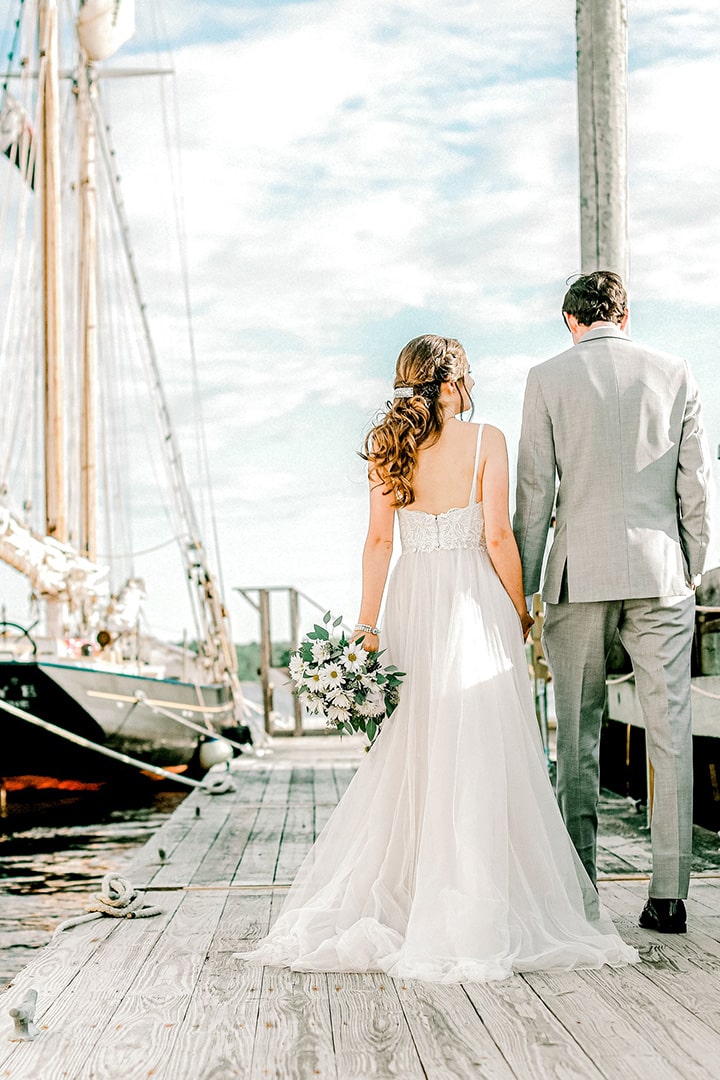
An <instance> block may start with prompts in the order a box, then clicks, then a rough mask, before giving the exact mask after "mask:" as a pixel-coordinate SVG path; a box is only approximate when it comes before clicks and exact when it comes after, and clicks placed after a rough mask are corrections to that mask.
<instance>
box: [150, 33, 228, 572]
mask: <svg viewBox="0 0 720 1080" xmlns="http://www.w3.org/2000/svg"><path fill="white" fill-rule="evenodd" d="M171 59H172V62H173V66H174V58H173V54H172V52H171ZM172 85H173V107H174V112H175V134H176V138H177V166H176V168H177V172H176V174H175V175H173V171H171V176H172V179H173V191H174V206H175V214H176V228H177V234H178V246H179V249H180V273H181V279H182V292H184V297H185V308H186V318H187V323H188V338H189V343H190V363H191V373H192V386H193V397H194V402H195V426H196V431H198V436H199V443H200V451H201V462H202V472H203V473H204V477H203V478H204V485H205V494H206V498H207V503H208V509H209V517H210V527H212V530H213V543H214V546H215V563H216V568H217V575H218V583H219V586H220V591H221V592H222V593H225V580H223V573H222V561H221V557H220V538H219V530H218V522H217V507H216V502H215V491H214V487H213V480H212V475H210V465H209V453H208V448H207V429H206V426H205V421H204V417H203V404H202V394H201V383H200V374H199V368H198V350H196V348H195V332H194V323H193V315H192V303H191V298H190V272H189V260H188V238H187V230H186V227H185V198H184V193H182V179H181V158H180V139H179V133H180V116H179V102H178V93H177V82H176V80H175V79H173V84H172ZM161 98H162V103H163V120H164V124H165V135H166V139H167V140H168V141H169V127H168V124H167V117H166V109H165V94H164V87H163V84H162V83H161ZM171 161H172V158H171Z"/></svg>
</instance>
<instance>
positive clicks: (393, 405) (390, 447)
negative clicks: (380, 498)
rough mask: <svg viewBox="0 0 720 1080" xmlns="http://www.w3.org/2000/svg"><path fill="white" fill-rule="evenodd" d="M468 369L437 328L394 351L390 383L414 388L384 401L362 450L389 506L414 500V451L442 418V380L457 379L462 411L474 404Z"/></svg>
mask: <svg viewBox="0 0 720 1080" xmlns="http://www.w3.org/2000/svg"><path fill="white" fill-rule="evenodd" d="M467 370H468V360H467V356H466V355H465V350H464V349H463V347H462V345H461V344H460V342H459V341H456V340H455V339H454V338H444V337H437V336H436V335H435V334H423V336H422V337H417V338H413V340H412V341H410V342H408V344H407V345H406V346H405V348H404V349H403V350H402V352H401V353H400V355H399V356H398V360H397V364H396V366H395V383H394V385H395V387H398V386H410V387H412V389H413V391H414V393H413V395H412V397H400V398H394V399H393V401H389V402H388V404H387V412H386V413H385V415H384V416H383V417H382V419H380V420H379V421H378V422H377V423H376V424H375V425H374V426H373V427H372V428H371V430H370V432H369V433H368V435H367V437H366V439H365V444H364V447H363V450H364V453H362V454H361V457H363V458H364V459H365V460H366V461H367V462H368V463H369V465H370V469H371V471H372V472H373V473H375V474H376V475H377V477H378V480H379V482H380V483H382V484H383V485H384V486H385V490H386V491H387V492H388V493H390V492H391V493H392V494H393V496H394V501H393V506H395V507H400V506H409V505H410V503H412V502H414V501H415V491H414V489H413V474H414V472H415V469H416V467H417V463H418V451H419V450H420V448H421V447H427V446H432V445H433V443H436V442H437V440H438V439H439V438H440V432H441V431H442V427H443V423H444V422H445V414H444V412H443V407H442V402H441V400H440V388H441V386H442V384H443V383H444V382H453V383H455V384H456V385H457V388H458V390H459V391H460V395H461V401H462V403H463V404H465V402H466V401H467V405H466V407H465V409H463V412H465V411H467V409H472V408H473V403H472V398H471V397H470V393H469V392H468V390H467V387H466V385H465V375H466V373H467Z"/></svg>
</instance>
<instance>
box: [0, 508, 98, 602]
mask: <svg viewBox="0 0 720 1080" xmlns="http://www.w3.org/2000/svg"><path fill="white" fill-rule="evenodd" d="M0 559H2V560H3V562H6V563H9V564H10V566H13V567H14V568H15V569H16V570H19V571H20V573H21V574H25V576H26V577H27V578H28V580H29V581H30V583H31V585H32V587H33V591H34V592H35V593H36V594H37V595H38V596H44V597H51V598H53V599H57V600H67V601H68V602H69V603H70V604H79V603H82V601H83V600H88V599H92V600H94V601H104V602H105V603H107V602H108V601H109V599H110V586H109V583H108V574H109V570H108V568H107V567H106V566H99V565H98V564H97V563H93V562H90V560H89V559H84V558H83V557H82V555H80V554H79V553H78V552H77V551H75V550H74V549H73V548H72V547H71V546H70V545H69V544H61V543H59V542H58V541H57V540H53V539H52V537H50V536H36V535H35V534H34V533H33V532H31V530H30V529H28V527H27V526H26V525H23V523H22V522H20V521H18V520H17V518H15V517H14V516H13V515H12V513H11V512H10V511H9V510H8V509H7V508H6V507H4V506H0Z"/></svg>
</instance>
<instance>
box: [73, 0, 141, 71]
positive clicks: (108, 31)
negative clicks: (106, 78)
mask: <svg viewBox="0 0 720 1080" xmlns="http://www.w3.org/2000/svg"><path fill="white" fill-rule="evenodd" d="M77 28H78V37H79V38H80V44H81V46H82V47H83V49H84V50H85V52H86V54H87V57H88V60H91V61H94V60H106V59H107V58H108V56H112V55H113V53H115V52H117V50H118V49H119V48H120V46H121V45H124V44H125V42H126V41H128V40H129V39H130V38H131V37H132V36H133V34H134V33H135V0H85V3H83V4H82V5H81V7H80V12H79V14H78V22H77Z"/></svg>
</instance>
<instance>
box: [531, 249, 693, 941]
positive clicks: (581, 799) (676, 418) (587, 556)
mask: <svg viewBox="0 0 720 1080" xmlns="http://www.w3.org/2000/svg"><path fill="white" fill-rule="evenodd" d="M563 318H564V319H565V324H566V326H567V328H568V330H569V331H570V334H571V335H572V339H573V347H572V348H570V349H568V350H567V351H566V352H563V353H561V354H560V355H559V356H555V357H553V359H552V360H548V361H547V362H546V363H544V364H540V365H539V366H538V367H535V368H533V369H532V370H531V371H530V374H529V376H528V381H527V388H526V392H525V405H524V410H523V423H522V433H521V436H520V448H519V453H518V482H517V510H516V513H515V519H514V531H515V536H516V539H517V542H518V547H519V549H520V555H521V558H522V569H523V579H524V582H525V591H526V593H534V592H537V591H538V589H539V587H540V572H541V567H542V563H543V555H544V552H545V545H546V541H547V536H548V529H549V527H550V521H551V516H552V513H553V507H555V514H556V525H555V530H554V536H553V544H552V548H551V550H550V554H549V557H548V561H547V567H546V570H545V576H544V580H543V585H542V596H543V600H544V601H545V604H546V605H547V608H546V618H545V631H544V643H545V651H546V654H547V659H548V662H549V665H550V668H551V670H552V673H553V676H554V683H555V704H556V711H557V722H558V731H557V758H558V800H559V802H560V808H561V810H562V814H563V817H564V819H565V823H566V825H567V828H568V831H569V833H570V836H571V837H572V840H573V842H574V844H575V847H576V848H577V851H578V854H579V855H580V858H581V859H582V861H583V863H584V864H585V868H586V870H587V872H588V874H589V875H590V878H591V879H592V881H593V882H595V880H596V874H595V856H596V841H597V803H598V790H599V744H600V726H601V721H602V715H603V711H604V707H605V660H606V656H607V654H608V651H609V649H610V646H611V644H612V641H613V637H614V635H615V632H616V630H617V631H618V632H619V634H620V638H621V640H622V643H623V645H624V646H625V648H626V649H627V651H628V653H629V654H630V658H631V660H632V664H633V670H634V673H635V685H636V689H637V694H638V698H639V702H640V706H641V708H642V713H643V718H644V721H645V730H646V738H647V747H648V753H649V756H650V761H651V762H652V765H653V768H654V770H655V788H654V801H653V810H652V822H651V835H652V857H653V873H652V879H651V881H650V890H649V893H650V895H649V899H648V901H647V903H646V905H645V907H644V909H643V912H642V914H641V916H640V925H641V926H643V927H645V928H647V929H653V930H660V931H663V932H665V933H684V931H685V929H686V915H685V905H684V904H683V898H684V897H686V896H687V892H688V883H689V878H690V857H691V847H692V729H691V713H690V651H691V646H692V637H693V626H694V614H695V596H694V589H695V585H696V583H697V580H698V576H699V575H700V573H701V572H702V570H703V566H704V560H705V552H706V549H707V544H708V531H709V524H710V522H709V509H708V490H709V486H710V456H709V451H708V448H707V443H706V439H705V436H704V433H703V430H702V425H701V420H700V403H699V401H698V394H697V389H696V387H695V384H694V382H693V380H692V377H691V375H690V373H689V371H688V368H687V365H686V364H685V362H684V361H683V360H678V359H675V358H672V357H668V356H663V355H661V354H659V353H656V352H652V351H651V350H650V349H646V348H644V347H642V346H640V345H636V344H635V343H634V342H633V341H631V340H630V338H629V337H627V335H626V334H625V327H626V325H627V321H628V309H627V297H626V295H625V290H624V288H623V285H622V282H621V280H620V278H619V277H618V276H617V274H613V273H610V272H609V271H603V270H598V271H596V272H595V273H592V274H587V275H585V276H583V277H580V278H578V279H577V281H575V282H574V284H573V285H571V286H570V288H569V289H568V291H567V293H566V295H565V299H564V300H563ZM556 489H557V490H556Z"/></svg>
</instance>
